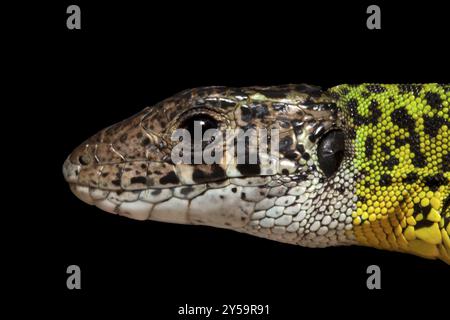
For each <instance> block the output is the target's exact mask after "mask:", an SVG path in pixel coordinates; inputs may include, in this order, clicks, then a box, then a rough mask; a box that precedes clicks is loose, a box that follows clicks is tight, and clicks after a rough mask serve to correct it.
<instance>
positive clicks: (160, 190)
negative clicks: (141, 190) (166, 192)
mask: <svg viewBox="0 0 450 320" xmlns="http://www.w3.org/2000/svg"><path fill="white" fill-rule="evenodd" d="M161 192H162V189H155V190H153V191H152V196H157V195H158V194H160V193H161Z"/></svg>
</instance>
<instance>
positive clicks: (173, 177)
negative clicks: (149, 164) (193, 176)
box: [159, 171, 180, 184]
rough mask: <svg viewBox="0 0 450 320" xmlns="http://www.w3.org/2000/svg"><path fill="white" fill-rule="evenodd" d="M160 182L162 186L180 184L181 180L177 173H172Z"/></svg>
mask: <svg viewBox="0 0 450 320" xmlns="http://www.w3.org/2000/svg"><path fill="white" fill-rule="evenodd" d="M159 182H160V183H161V184H169V183H170V184H178V183H179V182H180V179H178V177H177V175H176V174H175V172H173V171H171V172H169V173H168V174H166V175H165V176H164V177H162V178H161V179H159Z"/></svg>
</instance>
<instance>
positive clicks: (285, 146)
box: [279, 136, 292, 153]
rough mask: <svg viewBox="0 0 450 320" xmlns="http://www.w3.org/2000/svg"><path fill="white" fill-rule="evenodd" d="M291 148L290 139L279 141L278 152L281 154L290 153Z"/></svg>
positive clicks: (288, 137)
mask: <svg viewBox="0 0 450 320" xmlns="http://www.w3.org/2000/svg"><path fill="white" fill-rule="evenodd" d="M291 146H292V137H290V136H286V137H283V138H282V139H281V140H280V145H279V150H280V151H281V152H282V153H285V152H287V151H290V149H291Z"/></svg>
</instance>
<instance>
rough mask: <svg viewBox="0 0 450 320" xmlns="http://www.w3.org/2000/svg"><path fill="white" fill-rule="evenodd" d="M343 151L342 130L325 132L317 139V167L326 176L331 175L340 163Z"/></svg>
mask: <svg viewBox="0 0 450 320" xmlns="http://www.w3.org/2000/svg"><path fill="white" fill-rule="evenodd" d="M344 152H345V135H344V132H343V131H342V130H333V131H330V132H328V133H326V134H325V135H324V136H323V137H322V139H320V141H319V145H318V147H317V157H318V160H319V167H320V169H322V172H323V173H324V174H325V175H326V176H327V177H330V176H332V175H333V174H334V173H335V172H336V171H337V170H338V169H339V166H340V165H341V162H342V159H343V158H344Z"/></svg>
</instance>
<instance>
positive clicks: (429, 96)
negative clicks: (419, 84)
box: [425, 92, 442, 110]
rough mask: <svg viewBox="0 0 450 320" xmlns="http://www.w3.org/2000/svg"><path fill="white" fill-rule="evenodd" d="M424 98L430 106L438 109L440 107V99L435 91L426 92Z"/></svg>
mask: <svg viewBox="0 0 450 320" xmlns="http://www.w3.org/2000/svg"><path fill="white" fill-rule="evenodd" d="M425 99H426V100H427V103H428V105H429V106H430V107H432V108H433V109H437V110H440V109H441V108H442V99H441V97H440V96H439V94H437V93H436V92H427V93H426V94H425Z"/></svg>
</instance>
